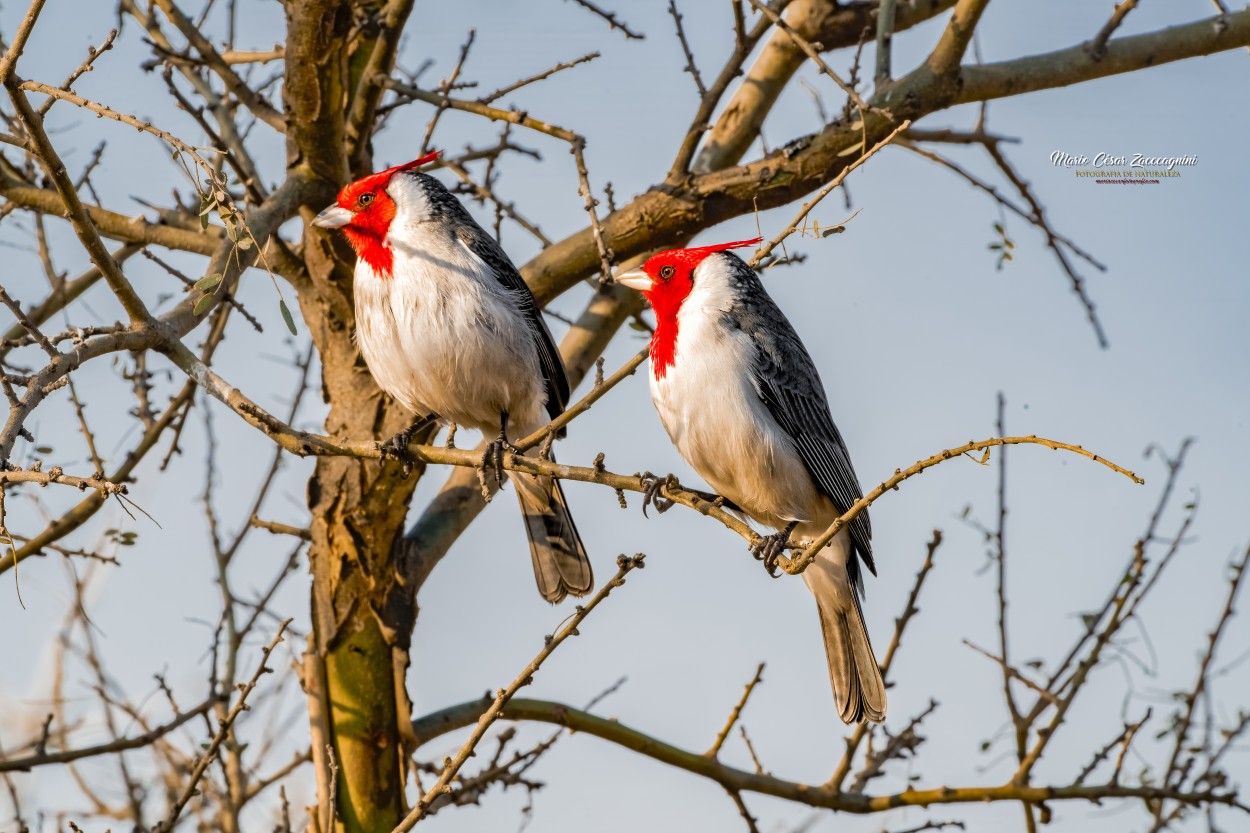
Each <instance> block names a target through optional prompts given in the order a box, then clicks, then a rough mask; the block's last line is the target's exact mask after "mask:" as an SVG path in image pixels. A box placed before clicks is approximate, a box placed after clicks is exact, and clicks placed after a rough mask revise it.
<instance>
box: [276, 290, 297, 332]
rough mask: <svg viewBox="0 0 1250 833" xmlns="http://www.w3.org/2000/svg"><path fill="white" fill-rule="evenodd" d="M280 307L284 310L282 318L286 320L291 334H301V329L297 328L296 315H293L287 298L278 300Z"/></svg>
mask: <svg viewBox="0 0 1250 833" xmlns="http://www.w3.org/2000/svg"><path fill="white" fill-rule="evenodd" d="M278 309H280V310H282V320H283V321H285V322H286V328H287V329H288V330H290V331H291V335H293V336H297V335H299V330H297V329H295V317H294V316H292V315H291V309H290V307H288V306H287V305H286V299H282V298H280V299H279V300H278Z"/></svg>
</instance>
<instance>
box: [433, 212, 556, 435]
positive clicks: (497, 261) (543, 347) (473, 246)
mask: <svg viewBox="0 0 1250 833" xmlns="http://www.w3.org/2000/svg"><path fill="white" fill-rule="evenodd" d="M460 210H461V212H463V217H461V218H458V219H459V220H460V222H459V223H458V224H457V234H458V235H459V236H460V239H461V241H462V242H463V243H464V244H465V245H466V246H468V247H469V250H470V251H472V252H473V253H474V254H475V255H477V256H478V257H480V258H481V259H482V261H483V262H485V263H486V265H487V266H489V267H490V268H491V271H492V272H494V273H495V277H496V278H497V279H498V280H499V283H500V284H502V285H503V286H504V287H505V288H507V289H509V290H511V291H512V294H513V296H514V297H515V298H516V302H517V307H518V309H520V310H521V313H522V315H524V316H525V322H526V323H527V324H528V325H529V328H530V331H531V333H532V334H533V336H534V342H535V344H537V345H538V360H539V362H540V363H541V365H542V371H543V380H544V382H545V384H546V387H547V413H548V414H550V415H551V417H552V418H553V419H554V418H555V417H556V416H558V415H559V414H560V413H561V412H562V411H563V410H564V407H565V405H567V404H568V401H569V378H568V374H567V373H566V372H565V370H564V360H563V359H561V358H560V351H559V350H558V349H557V348H556V343H555V340H554V339H553V338H552V337H551V331H550V330H549V329H547V322H545V321H543V316H542V312H541V311H540V310H539V309H538V303H537V302H536V301H535V300H534V293H532V292H530V288H529V286H527V285H526V283H525V280H524V278H522V277H521V273H520V272H518V271H517V268H516V267H515V266H513V265H512V261H511V260H510V259H509V258H508V255H507V254H505V253H504V250H503V249H502V248H500V246H499V244H498V243H497V242H495V238H493V237H491V236H490V235H489V234H487V233H486V231H485V230H484V229H483V228H482V227H481V226H479V225H478V224H477V223H476V222H475V221H474V220H473V218H472V217H471V216H469V213H468V212H467V211H464V209H463V208H461V209H460ZM466 221H467V222H466Z"/></svg>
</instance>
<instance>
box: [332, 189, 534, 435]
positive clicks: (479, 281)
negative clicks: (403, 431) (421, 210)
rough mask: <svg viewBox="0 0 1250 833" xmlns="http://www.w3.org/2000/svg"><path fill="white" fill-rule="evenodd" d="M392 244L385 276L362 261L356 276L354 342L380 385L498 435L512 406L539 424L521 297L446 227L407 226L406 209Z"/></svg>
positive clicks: (513, 420)
mask: <svg viewBox="0 0 1250 833" xmlns="http://www.w3.org/2000/svg"><path fill="white" fill-rule="evenodd" d="M401 206H402V203H401ZM388 243H389V244H390V246H391V248H392V250H393V254H394V265H393V268H392V272H391V276H390V278H389V279H388V280H383V279H381V277H380V276H379V275H378V274H377V273H375V272H374V271H373V269H372V267H371V266H370V265H369V264H368V263H365V262H363V261H361V262H359V263H358V264H357V266H356V274H355V298H356V341H357V344H358V346H359V348H360V352H361V355H362V356H363V357H364V359H365V363H366V364H367V365H368V366H369V370H370V372H371V373H372V374H373V376H374V378H375V379H376V380H377V382H378V385H379V386H380V387H381V388H382V389H383V390H385V391H386V392H387V393H389V394H391V395H392V396H394V397H395V398H396V399H397V400H399V402H400V404H402V405H403V406H404V407H405V408H407V409H408V410H410V411H412V412H413V413H414V414H416V415H418V416H424V415H427V414H435V415H437V416H439V417H441V418H443V419H445V420H447V421H450V422H455V423H457V424H458V425H463V426H466V427H470V428H478V429H481V430H482V431H484V432H485V431H490V432H491V433H493V432H494V431H497V430H498V426H499V416H500V413H501V412H502V411H508V413H509V419H510V424H511V425H513V426H516V427H518V428H522V427H524V428H532V427H536V426H537V425H540V424H541V422H542V420H541V414H542V408H543V404H544V402H545V392H544V387H543V380H542V374H541V371H540V369H539V360H538V354H537V347H536V345H535V343H534V339H533V337H532V334H531V333H530V331H529V327H528V325H527V323H526V322H525V321H524V319H523V317H522V316H521V314H520V312H519V310H518V309H517V305H516V299H515V298H513V297H511V294H510V292H509V291H508V290H507V289H506V288H505V287H503V286H501V285H500V284H499V282H498V281H497V280H496V279H495V277H494V275H493V274H492V273H491V272H490V270H489V269H488V268H487V267H486V265H485V264H484V263H482V261H481V259H480V258H477V257H476V256H475V255H474V254H473V252H471V251H470V250H468V249H467V248H466V247H465V246H464V245H463V243H462V242H461V241H460V240H459V239H458V238H457V237H456V235H455V234H454V230H453V229H450V228H448V227H447V226H446V224H443V223H438V222H429V221H427V222H420V223H406V222H404V215H403V210H402V207H401V211H400V215H399V216H398V217H397V218H396V223H395V224H394V225H393V227H392V229H391V233H390V236H389V239H388ZM513 433H516V432H515V431H514V432H513Z"/></svg>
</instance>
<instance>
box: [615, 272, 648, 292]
mask: <svg viewBox="0 0 1250 833" xmlns="http://www.w3.org/2000/svg"><path fill="white" fill-rule="evenodd" d="M614 280H615V281H616V282H617V283H619V284H620V285H621V286H628V287H629V288H630V289H637V290H638V291H639V292H646V291H647V290H648V289H650V288H651V276H650V275H648V274H647V273H646V272H644V271H642V270H641V269H630V270H629V271H628V272H622V273H620V274H619V275H617V276H616V277H615V278H614Z"/></svg>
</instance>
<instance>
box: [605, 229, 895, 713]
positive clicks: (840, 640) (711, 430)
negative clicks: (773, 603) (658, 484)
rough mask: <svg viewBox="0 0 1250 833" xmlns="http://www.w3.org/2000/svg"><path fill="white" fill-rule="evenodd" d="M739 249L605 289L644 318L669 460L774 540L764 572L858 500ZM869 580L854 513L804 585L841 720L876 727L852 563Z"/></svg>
mask: <svg viewBox="0 0 1250 833" xmlns="http://www.w3.org/2000/svg"><path fill="white" fill-rule="evenodd" d="M758 242H759V240H758V239H756V240H742V241H738V242H734V243H723V244H721V245H718V246H704V247H702V248H697V249H674V250H672V251H667V252H660V253H659V254H656V255H653V256H652V257H651V258H649V259H648V260H647V261H646V263H644V264H643V265H642V267H641V268H639V269H634V270H631V271H628V272H625V273H623V274H620V275H617V276H616V282H617V283H620V284H624V285H625V286H628V287H632V288H633V289H637V290H639V291H641V292H642V293H643V295H645V296H646V297H647V300H648V301H650V302H651V307H652V309H654V310H655V335H654V336H653V337H652V339H651V398H652V401H653V402H654V403H655V408H656V410H657V411H658V412H659V414H660V420H661V421H662V422H663V423H664V428H665V429H666V430H667V431H668V435H669V437H670V438H672V441H673V444H674V445H676V446H677V450H678V451H679V452H680V453H681V456H682V457H683V458H685V460H686V461H687V462H688V463H690V465H691V466H693V467H694V469H695V471H697V472H698V473H699V475H700V476H701V477H703V479H704V480H706V481H707V482H708V483H709V484H710V485H711V486H712V488H713V489H715V490H716V491H717V492H718V493H719V494H720V495H722V496H723V497H724V498H726V499H727V500H728V501H729V502H732V504H734V507H735V508H737V509H739V510H741V511H742V512H743V513H745V514H746V515H748V516H749V517H751V518H754V519H755V520H756V521H758V522H760V523H762V524H765V525H767V526H769V527H772V528H774V529H778V530H780V532H778V533H777V534H775V535H770V536H767V537H766V538H764V539H762V540H761V542H760V543H759V544H757V545H756V547H754V548H753V549H754V551H755V552H756V555H757V557H760V558H763V559H764V564H765V566H766V567H767V568H768V571H769V573H770V574H774V575H775V570H776V559H777V557H778V556H779V555H781V554H782V552H784V550H785V547H786V546H787V544H788V542H789V539H790V536H791V534H793V535H794V536H795V537H796V538H797V539H798V540H799V541H803V540H808V541H810V540H812V539H814V538H816V537H817V536H819V535H820V534H821V533H822V532H824V531H825V530H826V529H828V528H829V526H830V525H831V524H832V523H833V522H834V520H836V519H837V518H838V516H839V515H841V514H842V513H843V512H844V511H846V510H847V509H848V508H849V507H850V506H851V504H852V503H854V502H855V501H857V500H858V499H859V498H860V497H861V494H862V493H861V491H860V487H859V481H858V480H857V479H856V477H855V470H854V469H853V468H852V467H851V458H850V455H849V454H848V453H847V450H846V443H844V442H843V441H842V435H841V434H839V433H838V429H837V427H836V426H835V425H834V424H833V419H832V417H830V415H829V404H828V402H827V401H826V399H825V392H824V389H823V387H822V386H821V383H820V375H819V374H818V373H817V372H816V366H815V365H814V364H813V363H812V359H811V357H810V356H809V355H808V354H807V350H806V349H805V348H804V347H803V342H802V341H800V340H799V337H798V334H797V333H795V331H794V328H793V327H792V326H791V325H790V322H789V321H788V320H787V319H786V317H785V315H783V314H782V312H781V310H780V309H778V308H777V305H776V304H775V303H774V302H773V300H772V298H770V297H768V293H767V292H765V291H764V286H763V284H762V283H761V282H760V278H759V275H757V274H756V272H755V270H754V269H752V268H751V267H750V266H748V265H747V264H746V263H744V262H743V261H742V259H741V258H739V257H738V256H737V255H736V254H734V253H733V252H731V251H729V250H730V249H735V248H740V247H742V246H749V245H752V244H754V243H758ZM861 560H862V562H863V564H864V566H866V567H867V568H868V569H869V570H871V571H872V572H873V574H874V575H875V574H876V567H875V566H874V564H873V560H872V527H871V526H870V525H869V522H868V513H867V512H864V513H861V514H860V515H858V516H856V518H855V520H853V521H851V523H850V524H849V525H848V526H847V527H846V528H844V529H842V530H841V531H840V532H839V533H838V534H837V535H836V536H835V537H834V539H833V540H832V541H831V542H830V543H829V545H828V546H827V547H825V548H824V549H822V550H821V551H820V553H819V555H818V556H817V557H816V560H815V561H813V562H812V563H811V565H810V566H808V568H807V569H806V570H804V571H803V579H804V581H805V582H806V583H807V586H808V588H809V589H810V590H811V591H812V595H814V596H815V597H816V606H817V608H818V610H819V612H820V627H821V630H822V632H823V634H824V641H825V654H826V657H827V659H828V661H829V680H830V683H831V684H832V686H833V696H834V700H835V701H836V703H837V707H838V712H839V714H840V716H841V717H842V720H843V721H845V722H847V723H851V722H857V721H860V720H864V719H867V720H872V721H881V720H883V719H884V718H885V705H886V703H885V700H886V697H885V684H884V683H883V682H882V679H881V671H880V669H879V668H878V666H877V660H876V658H875V657H874V655H873V652H872V645H871V644H870V643H869V641H868V630H867V628H866V626H865V624H864V616H863V611H862V610H861V608H860V595H861V594H862V592H863V580H862V577H861V573H860V561H861Z"/></svg>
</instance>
